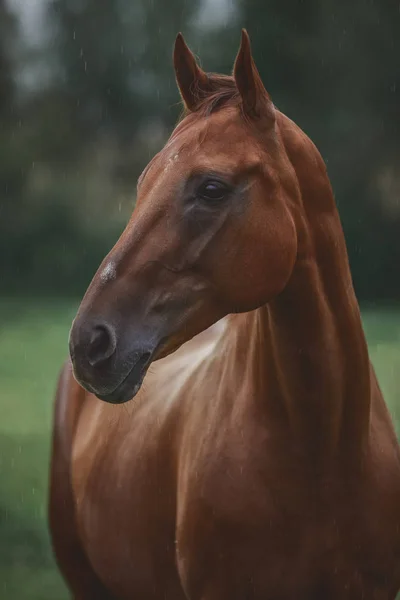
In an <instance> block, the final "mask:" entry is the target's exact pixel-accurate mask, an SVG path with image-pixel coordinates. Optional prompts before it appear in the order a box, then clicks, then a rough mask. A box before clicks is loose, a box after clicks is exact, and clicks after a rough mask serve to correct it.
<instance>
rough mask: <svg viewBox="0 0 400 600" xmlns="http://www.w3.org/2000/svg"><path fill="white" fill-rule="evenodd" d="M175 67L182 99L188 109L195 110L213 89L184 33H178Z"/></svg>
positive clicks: (175, 47)
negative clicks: (184, 37)
mask: <svg viewBox="0 0 400 600" xmlns="http://www.w3.org/2000/svg"><path fill="white" fill-rule="evenodd" d="M174 69H175V77H176V82H177V84H178V88H179V92H180V94H181V96H182V100H183V102H184V103H185V106H186V108H187V109H188V110H190V111H194V110H196V108H197V107H198V105H199V104H200V102H201V101H202V100H203V99H204V98H205V96H206V95H207V94H208V93H209V92H210V91H211V89H210V82H209V79H208V76H207V74H206V73H205V72H204V71H203V70H202V69H201V68H200V67H199V65H198V64H197V62H196V59H195V57H194V55H193V53H192V52H191V50H190V49H189V48H188V46H187V45H186V42H185V40H184V39H183V35H182V34H181V33H178V35H177V36H176V40H175V46H174Z"/></svg>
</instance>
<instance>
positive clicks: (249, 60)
mask: <svg viewBox="0 0 400 600" xmlns="http://www.w3.org/2000/svg"><path fill="white" fill-rule="evenodd" d="M233 77H234V79H235V82H236V86H237V88H238V90H239V94H240V97H241V99H242V107H243V112H244V114H245V115H247V116H248V117H249V118H250V119H256V120H258V119H260V118H267V120H268V121H269V122H270V123H271V122H274V121H275V108H274V105H273V103H272V101H271V98H270V97H269V95H268V92H267V90H266V89H265V87H264V85H263V82H262V81H261V77H260V74H259V72H258V69H257V67H256V65H255V62H254V60H253V56H252V54H251V47H250V38H249V34H248V33H247V31H246V30H245V29H242V39H241V43H240V48H239V52H238V54H237V57H236V60H235V66H234V68H233Z"/></svg>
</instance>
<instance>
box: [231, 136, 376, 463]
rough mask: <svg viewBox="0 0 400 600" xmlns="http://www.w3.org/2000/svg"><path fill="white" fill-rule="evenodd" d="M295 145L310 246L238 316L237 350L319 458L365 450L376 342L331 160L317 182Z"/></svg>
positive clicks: (273, 411) (263, 403) (264, 401)
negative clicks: (364, 311)
mask: <svg viewBox="0 0 400 600" xmlns="http://www.w3.org/2000/svg"><path fill="white" fill-rule="evenodd" d="M310 143H311V142H310ZM313 152H317V151H316V149H315V147H313ZM288 154H289V157H290V158H291V160H292V163H293V164H294V167H295V170H296V173H297V175H298V182H299V188H300V190H301V195H302V209H301V211H299V213H298V215H295V220H297V230H298V234H299V240H300V243H301V245H302V252H300V253H299V257H298V260H297V263H296V265H295V267H294V270H293V273H292V276H291V279H290V281H289V282H288V284H287V286H286V288H285V289H284V291H283V292H282V293H281V294H280V295H279V296H278V297H276V298H275V299H274V300H273V301H271V302H270V303H268V304H267V305H265V306H262V307H261V308H259V309H258V310H255V311H253V312H251V313H247V314H245V315H237V316H235V317H234V320H235V321H236V327H234V328H233V329H234V330H235V336H236V342H235V343H234V347H235V350H234V352H235V353H236V357H237V358H238V361H241V363H242V367H241V368H243V356H244V355H246V360H247V365H246V366H247V368H248V371H247V372H248V373H249V377H251V378H252V386H253V394H252V397H253V398H254V399H255V401H256V403H257V407H258V408H257V409H258V410H259V411H261V412H262V413H263V414H264V415H266V416H267V419H268V420H269V421H270V423H272V422H275V423H276V424H277V426H278V423H279V424H280V425H281V429H280V430H282V428H283V430H285V431H287V432H288V433H289V435H290V436H291V437H292V438H294V439H295V440H296V442H298V443H297V444H296V445H297V446H298V447H301V448H302V449H303V450H304V451H305V452H306V453H307V454H308V455H309V454H310V453H311V455H312V456H313V457H315V459H316V460H318V461H322V463H326V461H331V460H336V459H337V458H338V457H339V456H341V457H342V458H343V459H344V460H346V461H347V462H348V463H349V462H350V461H351V460H352V458H353V459H355V460H361V458H362V454H363V449H364V447H365V443H366V440H367V436H368V428H369V412H370V362H369V357H368V350H367V344H366V340H365V336H364V333H363V328H362V324H361V317H360V311H359V307H358V303H357V300H356V297H355V293H354V289H353V285H352V280H351V275H350V269H349V264H348V257H347V250H346V246H345V241H344V235H343V231H342V228H341V224H340V220H339V216H338V213H337V210H336V206H335V202H334V199H333V194H332V190H331V187H330V183H329V180H328V178H327V175H326V172H325V167H324V166H323V171H322V172H323V173H325V176H323V177H321V176H320V174H321V173H319V176H318V178H317V179H316V180H315V181H314V184H315V185H314V186H313V185H311V183H310V178H309V175H308V173H309V165H308V164H305V165H302V164H301V161H300V162H299V160H298V157H296V156H290V147H289V152H288ZM318 157H319V160H320V161H321V163H322V159H321V158H320V156H319V154H318ZM303 166H304V167H305V168H302V167H303ZM307 168H308V170H307ZM302 174H303V175H302ZM244 348H247V351H245V352H244ZM260 416H261V415H260Z"/></svg>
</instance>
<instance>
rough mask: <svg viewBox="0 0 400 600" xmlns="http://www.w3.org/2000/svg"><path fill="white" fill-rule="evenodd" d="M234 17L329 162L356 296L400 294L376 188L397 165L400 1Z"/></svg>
mask: <svg viewBox="0 0 400 600" xmlns="http://www.w3.org/2000/svg"><path fill="white" fill-rule="evenodd" d="M241 11H242V16H243V24H244V26H246V27H247V28H248V29H249V31H250V33H251V37H252V44H253V48H254V54H255V56H256V59H257V64H258V65H259V68H260V72H261V75H262V77H263V80H264V83H265V85H266V87H267V89H268V90H269V91H270V92H271V94H272V97H273V99H274V100H275V102H276V104H277V105H278V106H279V107H280V108H281V109H282V110H283V111H284V112H285V113H286V114H288V116H290V117H291V118H293V120H295V121H296V122H297V123H298V124H299V125H300V126H301V127H302V128H304V129H305V131H306V132H307V133H308V134H309V135H310V136H311V138H312V139H313V140H314V141H315V142H316V143H317V145H318V146H319V148H320V150H321V151H322V154H323V155H324V157H325V159H326V161H327V163H328V169H329V173H330V176H331V178H332V182H333V186H334V189H335V192H336V196H337V199H338V204H339V209H340V212H341V216H342V220H343V223H344V227H345V233H346V236H347V241H348V247H349V253H350V259H351V264H352V270H353V275H354V280H355V284H356V289H357V291H358V293H359V295H360V296H361V297H363V298H368V297H370V295H371V293H372V289H374V292H373V294H377V295H380V296H381V297H386V298H389V297H395V296H396V294H397V295H399V293H400V285H399V284H400V281H399V277H398V276H397V277H390V276H388V274H389V273H390V271H391V270H393V264H395V263H394V260H396V261H397V262H398V260H399V259H400V245H399V243H398V241H397V238H398V235H397V233H396V231H398V228H399V226H400V212H398V213H397V217H396V215H394V214H393V211H391V213H390V214H387V213H386V212H385V207H384V206H383V205H382V203H381V198H380V194H379V191H378V190H377V187H376V185H375V182H376V181H377V180H379V178H380V173H381V172H382V170H383V169H385V168H387V167H388V165H389V166H390V165H391V166H393V165H394V164H398V160H399V156H398V154H397V155H396V153H398V152H399V139H400V137H399V133H400V110H399V107H400V70H399V62H398V57H399V56H400V11H399V6H398V3H395V2H392V0H381V1H380V2H379V3H378V2H374V1H372V0H355V1H354V2H352V3H347V4H344V3H339V4H338V3H337V2H334V0H325V1H324V2H323V3H322V2H319V1H318V0H294V1H293V0H267V1H265V0H246V1H245V0H241Z"/></svg>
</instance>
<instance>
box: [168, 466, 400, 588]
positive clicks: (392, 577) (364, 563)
mask: <svg viewBox="0 0 400 600" xmlns="http://www.w3.org/2000/svg"><path fill="white" fill-rule="evenodd" d="M193 471H194V472H196V470H195V469H194V470H193ZM197 472H198V471H197ZM298 475H299V474H298ZM298 475H297V476H296V475H295V474H294V472H292V473H291V474H290V476H291V478H290V477H289V474H288V473H286V474H285V473H284V472H282V473H281V479H280V480H279V479H277V478H275V477H274V472H273V469H271V472H270V473H268V472H264V473H262V472H257V470H256V469H254V463H253V461H252V460H250V461H249V462H247V461H245V462H244V463H243V464H235V463H234V462H233V461H230V460H227V459H224V460H222V461H221V463H220V464H219V465H218V466H216V468H215V470H213V469H211V470H210V471H209V472H208V474H207V475H206V476H205V477H198V476H197V477H196V478H195V477H193V478H189V480H188V484H187V490H188V491H187V496H186V502H185V506H184V507H183V508H182V510H181V513H180V519H179V521H178V544H177V550H178V564H179V570H180V576H181V579H182V581H183V584H184V587H185V590H187V594H188V596H189V597H190V598H192V597H193V598H194V599H196V598H199V599H201V598H203V597H204V598H206V597H207V598H208V597H210V598H214V597H215V598H229V599H230V600H235V599H238V600H243V599H251V600H259V599H260V600H261V599H262V600H269V599H271V600H275V599H276V598H279V599H282V600H286V599H287V600H289V599H290V600H292V599H293V598H294V597H296V598H299V599H302V598H304V599H307V600H310V599H311V600H312V599H315V600H320V599H322V598H324V599H327V600H328V599H330V598H331V599H332V600H333V599H335V600H336V599H343V598H349V599H352V600H355V599H358V598H360V599H361V598H363V599H365V600H367V599H374V600H375V599H379V600H381V599H382V600H390V599H391V598H394V595H393V594H392V595H391V590H393V589H394V588H395V586H396V581H397V583H398V584H399V585H400V579H399V575H400V573H399V568H398V566H397V563H398V560H399V558H400V553H399V550H400V545H399V541H400V539H399V530H398V526H399V514H398V513H399V511H398V510H397V511H396V512H395V510H393V507H392V505H390V503H388V502H387V498H386V496H385V494H384V492H383V491H381V490H378V491H375V493H374V494H369V490H368V483H366V482H360V487H359V489H358V491H357V493H354V494H351V493H348V492H349V491H350V489H355V488H352V486H351V485H350V486H347V485H346V484H345V483H344V484H343V489H341V488H340V485H339V486H336V487H334V489H332V492H329V493H328V492H326V491H325V490H319V489H318V488H315V487H311V486H308V484H307V480H305V479H302V477H301V476H300V477H299V476H298ZM290 481H291V483H290V484H288V483H284V482H290ZM356 487H357V486H356ZM346 488H347V489H346ZM360 490H361V493H360ZM393 527H394V528H395V529H397V531H394V530H393ZM210 574H211V575H210ZM396 578H397V579H396Z"/></svg>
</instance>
